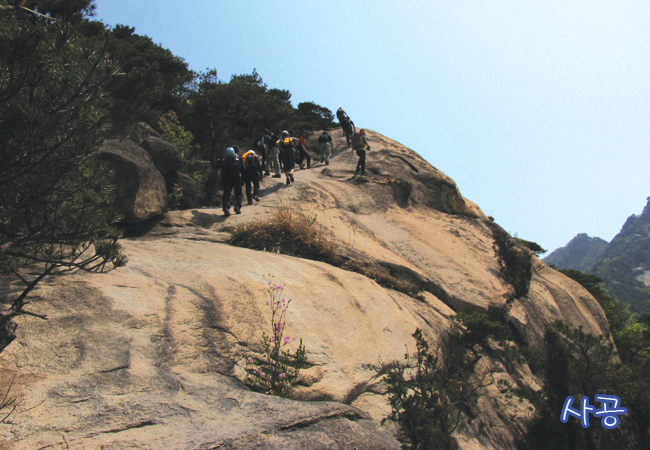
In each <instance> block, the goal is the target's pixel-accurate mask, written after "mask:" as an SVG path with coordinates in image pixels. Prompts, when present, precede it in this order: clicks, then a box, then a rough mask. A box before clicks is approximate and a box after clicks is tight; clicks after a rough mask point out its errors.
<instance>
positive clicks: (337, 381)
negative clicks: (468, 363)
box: [0, 131, 608, 450]
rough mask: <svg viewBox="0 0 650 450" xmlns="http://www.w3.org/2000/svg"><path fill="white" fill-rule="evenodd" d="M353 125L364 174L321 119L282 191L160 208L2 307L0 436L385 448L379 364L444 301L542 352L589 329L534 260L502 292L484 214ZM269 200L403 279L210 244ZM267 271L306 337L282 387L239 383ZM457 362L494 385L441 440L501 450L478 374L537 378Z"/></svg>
mask: <svg viewBox="0 0 650 450" xmlns="http://www.w3.org/2000/svg"><path fill="white" fill-rule="evenodd" d="M368 134H369V141H370V145H371V146H372V152H371V153H370V154H369V156H368V163H367V170H368V172H369V174H368V176H364V177H353V176H352V175H353V171H354V167H355V165H356V155H355V154H354V153H352V152H351V151H350V149H349V148H347V147H345V144H344V140H343V139H344V138H343V136H342V133H341V132H340V131H337V132H334V133H332V135H333V137H334V142H335V152H334V155H335V156H334V157H333V158H332V160H331V163H330V165H329V166H325V165H321V164H315V165H314V167H313V168H312V169H309V170H303V171H297V172H296V174H295V179H296V182H295V183H294V184H293V185H291V186H286V185H284V183H283V180H282V179H279V180H278V179H273V178H265V180H264V182H263V184H262V190H261V193H260V195H261V198H262V201H261V202H260V203H256V204H254V205H252V206H245V207H244V208H243V210H242V214H241V215H233V216H230V217H229V218H227V219H226V218H225V217H224V216H223V215H222V213H221V211H220V210H218V209H197V210H187V211H172V212H170V213H168V214H166V216H165V218H164V220H162V221H161V222H160V223H158V224H157V225H156V226H155V227H153V228H152V229H150V230H149V231H148V232H147V233H146V234H144V235H142V236H138V237H131V238H127V239H124V240H123V245H124V250H125V253H126V254H127V256H128V257H129V263H128V265H127V266H126V267H123V268H120V269H117V270H115V271H113V272H110V273H105V274H75V275H71V276H68V277H64V278H59V279H57V280H55V281H53V282H51V283H48V284H43V285H42V286H41V287H40V288H39V289H38V290H37V292H36V294H37V297H35V298H34V299H33V301H32V304H31V305H30V308H31V309H32V310H33V311H34V312H35V313H37V314H47V315H48V316H49V320H48V321H47V322H45V321H41V320H40V319H37V318H36V317H21V318H19V319H18V320H20V323H19V328H18V330H17V335H18V337H17V338H16V340H15V342H13V343H12V344H11V345H10V346H9V347H8V348H7V349H6V350H5V351H4V352H3V353H2V354H1V355H0V370H2V373H3V380H10V379H11V378H12V377H13V376H14V375H15V376H16V378H15V379H16V381H15V386H14V388H13V389H14V391H15V393H16V395H18V396H19V397H20V398H21V400H20V401H21V407H20V408H19V409H18V410H17V412H15V413H14V415H12V417H11V418H10V419H9V420H8V421H6V423H4V424H0V436H2V437H4V439H5V441H6V442H7V443H8V446H11V445H10V444H9V442H10V441H11V442H12V443H13V445H14V448H43V447H47V446H48V445H50V446H55V448H56V446H57V445H58V446H60V447H62V448H65V445H68V446H69V448H84V446H85V448H93V447H99V446H100V445H101V446H103V447H104V448H137V446H140V447H145V448H205V449H207V448H233V449H235V448H236V449H253V448H309V449H312V448H323V449H353V448H357V449H359V450H360V449H366V448H367V449H370V448H377V449H383V448H387V449H389V448H394V449H397V448H399V444H398V443H397V442H396V441H395V440H394V439H393V438H392V437H391V436H390V433H389V432H390V430H391V428H390V424H387V425H386V426H385V427H382V426H380V421H381V419H383V418H385V417H386V416H387V414H388V413H389V412H390V408H389V406H388V404H387V401H386V397H385V393H386V386H385V385H384V384H383V382H382V374H383V373H384V371H385V369H386V367H387V366H388V365H390V364H392V363H395V362H402V361H403V360H404V353H405V351H409V352H413V351H414V350H415V343H414V340H413V338H412V333H413V332H414V330H415V329H416V328H421V329H422V330H424V333H425V336H426V337H427V339H428V341H429V342H431V344H432V347H433V348H434V349H435V348H437V347H438V346H439V345H440V344H441V343H443V342H444V340H445V339H447V338H448V335H449V333H452V332H453V330H455V324H454V322H453V320H452V318H453V316H454V315H455V313H456V312H457V311H478V312H481V311H482V312H486V311H488V310H492V309H494V308H497V309H500V310H501V311H502V312H503V315H504V317H505V318H506V320H507V321H508V322H509V324H510V325H511V327H512V328H513V329H515V330H516V334H517V335H518V337H517V342H513V343H512V345H524V344H528V345H531V346H539V345H542V342H543V339H542V338H543V333H544V330H545V327H546V326H547V325H548V324H550V323H552V322H554V321H555V320H558V319H562V320H564V321H566V322H568V323H570V324H572V325H574V326H582V327H583V329H584V330H585V331H587V332H591V333H597V334H601V333H606V332H607V331H608V326H607V322H606V320H605V316H604V313H603V311H602V309H601V308H600V306H599V305H598V303H597V302H596V301H595V300H594V299H593V298H592V297H591V296H590V295H589V294H588V293H587V292H586V291H585V290H584V289H583V288H582V287H580V285H578V284H577V283H575V282H573V281H572V280H570V279H568V278H566V277H564V276H563V275H562V274H560V273H559V272H557V271H555V270H553V269H551V268H549V267H548V266H546V265H544V264H543V263H542V262H540V261H539V260H537V259H536V258H534V257H533V258H534V260H533V279H532V283H531V289H530V293H529V295H528V296H527V297H525V298H521V299H516V300H511V301H508V300H507V299H509V298H512V290H513V288H512V286H510V285H509V284H508V283H507V282H506V281H505V280H504V279H503V277H502V276H501V275H500V273H499V266H498V263H497V260H496V257H495V255H494V251H493V249H492V244H493V242H492V226H493V224H492V223H491V222H490V221H489V220H488V219H486V218H485V216H484V214H483V213H482V212H481V211H480V209H478V207H477V206H476V205H474V204H472V203H471V202H469V201H468V200H466V199H464V198H463V197H462V195H461V194H460V192H459V190H458V188H457V187H456V185H455V184H454V183H453V181H451V180H449V179H448V178H447V177H446V176H444V174H441V173H439V172H437V171H436V170H435V169H434V168H432V167H430V166H428V167H427V165H426V164H425V163H424V162H423V160H421V158H419V156H417V155H416V154H415V153H414V152H412V151H411V150H408V149H406V148H404V147H402V146H400V145H399V144H397V143H395V142H394V141H390V140H389V139H386V138H384V137H382V136H380V135H378V134H377V133H374V132H368ZM391 155H392V156H391ZM395 156H400V157H399V158H397V157H395ZM407 163H408V164H407ZM411 165H412V166H413V167H414V168H415V169H417V170H415V169H414V168H413V167H411ZM408 186H410V187H408ZM278 207H284V208H289V209H290V210H291V211H293V212H294V213H295V214H305V215H307V216H308V217H311V218H314V219H315V220H316V222H315V223H314V224H313V226H314V227H322V228H321V231H322V232H323V233H325V234H326V236H328V239H332V240H333V241H334V242H335V243H336V245H337V248H338V252H339V253H340V254H341V255H342V257H343V256H345V257H347V258H354V259H355V260H356V261H358V262H359V264H367V266H368V267H370V268H374V269H376V270H383V271H385V272H386V273H389V274H390V275H391V276H393V277H395V278H398V279H401V280H406V281H407V282H408V283H409V285H410V286H411V287H412V291H411V293H410V294H406V293H404V292H401V291H397V290H394V289H391V288H387V287H382V286H380V285H379V284H377V283H376V282H375V281H373V280H372V279H370V278H368V277H367V276H364V275H361V274H359V273H354V272H350V271H346V270H343V269H341V268H338V267H333V266H331V265H329V264H326V263H323V262H316V261H311V260H306V259H302V258H296V257H292V256H287V255H282V254H277V253H274V252H262V251H254V250H250V249H244V248H239V247H233V246H230V245H228V244H227V242H228V241H229V239H230V237H231V232H232V229H233V227H237V226H240V225H246V224H250V223H252V222H255V221H258V222H263V221H267V220H269V218H270V217H271V216H273V215H274V214H275V211H276V210H277V208H278ZM269 274H272V275H273V276H274V277H275V280H276V281H277V282H279V283H281V284H285V285H286V287H285V293H286V295H287V296H288V297H290V298H291V299H292V303H291V307H290V309H289V312H288V315H287V328H286V331H287V333H288V334H289V335H290V336H292V337H294V336H295V337H299V338H302V339H303V342H304V344H305V346H306V348H307V361H308V365H309V367H308V368H305V369H303V371H302V372H301V377H300V382H299V384H298V385H297V386H296V387H295V389H294V392H293V395H294V396H295V399H294V400H285V399H277V398H273V397H268V396H264V395H261V394H257V393H254V392H251V391H250V390H248V389H247V388H246V387H245V386H244V385H243V384H242V380H244V379H245V376H246V372H245V361H246V358H247V357H248V356H250V355H253V354H255V353H256V352H258V351H259V350H260V348H259V340H260V338H261V335H262V332H266V333H267V334H268V333H269V332H270V329H269V328H270V325H269V324H270V310H269V307H268V306H267V305H266V301H267V299H268V292H267V290H266V286H267V280H268V276H269ZM291 345H293V344H291ZM476 370H477V371H479V372H480V373H484V374H487V373H489V374H490V377H493V379H494V383H492V384H489V385H488V386H486V387H485V388H484V390H482V391H481V396H480V397H479V399H478V400H477V402H476V404H475V405H472V407H471V409H470V410H467V411H462V414H461V416H460V423H459V426H458V428H457V429H456V432H455V436H456V437H457V439H458V441H459V443H460V446H461V448H463V449H474V448H477V449H478V448H489V449H514V441H515V438H516V437H517V436H518V434H519V433H521V431H522V429H523V426H522V424H523V422H524V421H525V420H526V419H527V418H529V417H530V415H531V414H532V408H531V405H530V404H528V403H527V402H526V401H524V400H520V399H518V398H516V397H512V396H508V395H506V394H505V393H504V392H503V391H502V390H501V389H500V386H502V385H503V384H497V381H502V382H503V383H504V384H508V383H510V384H519V385H525V386H526V387H529V388H531V389H539V383H540V380H538V379H537V378H536V377H535V376H533V375H532V374H531V373H530V370H529V369H528V367H527V366H525V365H522V366H520V367H518V368H517V370H516V373H512V371H511V372H508V371H507V370H506V369H505V367H504V366H503V365H501V364H499V363H498V361H496V360H493V359H492V357H490V356H488V355H484V357H483V358H482V359H481V361H480V364H478V365H477V368H476Z"/></svg>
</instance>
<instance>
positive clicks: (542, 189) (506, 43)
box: [95, 0, 650, 251]
mask: <svg viewBox="0 0 650 450" xmlns="http://www.w3.org/2000/svg"><path fill="white" fill-rule="evenodd" d="M96 5H97V11H96V16H95V18H96V19H99V20H102V21H103V22H104V23H106V24H108V25H116V24H124V25H129V26H133V27H135V29H136V33H138V34H144V35H147V36H149V37H151V39H152V40H153V41H154V42H155V43H157V44H160V45H161V46H163V47H165V48H168V49H170V50H171V51H172V52H173V53H174V54H175V55H177V56H180V57H182V58H184V59H185V61H186V62H187V63H188V64H189V66H190V68H191V69H192V70H195V71H205V70H206V69H217V72H218V75H219V78H220V79H222V80H224V81H227V80H229V79H230V76H231V75H233V74H244V73H251V72H252V71H253V69H256V70H257V72H258V73H259V74H260V76H261V77H262V78H263V79H264V82H265V83H267V84H268V86H269V87H273V88H279V89H286V90H289V91H290V92H291V93H292V101H293V102H294V105H297V104H298V103H300V102H303V101H313V102H315V103H317V104H319V105H322V106H325V107H327V108H329V109H331V110H332V111H335V110H336V109H337V108H338V107H343V108H344V109H345V110H346V112H347V113H348V114H349V115H350V117H351V118H352V120H354V122H355V124H356V125H357V126H361V127H365V128H370V129H372V130H375V131H377V132H379V133H381V134H383V135H385V136H387V137H390V138H392V139H395V140H397V141H399V142H401V143H402V144H404V145H406V146H408V147H409V148H411V149H413V150H415V151H416V152H418V153H419V154H420V155H422V156H423V157H424V158H425V159H426V160H427V161H429V162H430V163H431V164H432V165H433V166H435V167H437V168H438V169H440V170H442V171H443V172H444V173H446V174H447V175H449V176H450V177H452V178H453V179H454V180H455V181H456V183H457V184H458V187H459V189H460V191H461V193H462V194H463V195H464V196H465V197H467V198H468V199H470V200H472V201H474V202H476V203H477V204H478V205H479V206H480V207H481V209H482V210H483V211H484V212H485V213H486V214H488V215H491V216H493V217H494V218H495V220H496V222H497V223H499V224H500V225H501V226H503V227H504V228H505V229H506V230H507V231H509V232H511V233H513V234H514V233H517V234H518V235H519V237H522V238H524V239H528V240H532V241H536V242H538V243H539V244H540V245H542V246H543V247H544V248H547V249H549V250H551V251H552V250H554V249H555V248H557V247H560V246H563V245H565V244H566V243H567V242H568V241H569V240H570V239H571V238H572V237H573V236H575V235H576V234H578V233H587V234H589V235H590V236H598V237H601V238H603V239H606V240H608V241H609V240H611V239H612V238H613V237H614V236H615V235H616V233H618V231H619V230H620V228H621V226H622V225H623V223H624V222H625V219H626V218H627V217H628V216H629V215H631V214H640V213H641V210H642V209H643V206H644V205H645V203H646V198H647V197H648V196H650V178H649V177H648V167H650V152H649V151H648V150H649V149H650V84H649V83H648V79H649V75H650V27H648V24H650V3H648V2H646V1H641V0H638V1H635V0H617V1H612V0H607V1H604V0H572V1H566V0H563V1H559V0H558V1H556V0H498V1H497V0H473V1H470V0H443V1H436V0H429V1H419V0H411V1H409V2H395V1H384V0H372V1H370V0H367V1H366V0H363V1H355V0H348V1H339V0H330V1H329V2H320V1H319V2H316V1H311V0H302V1H294V0H278V1H273V2H270V1H262V0H240V1H221V0H213V1H207V0H203V1H200V0H199V1H194V2H178V1H171V0H149V1H146V2H144V1H140V2H134V1H126V0H96ZM368 164H370V165H372V155H369V159H368Z"/></svg>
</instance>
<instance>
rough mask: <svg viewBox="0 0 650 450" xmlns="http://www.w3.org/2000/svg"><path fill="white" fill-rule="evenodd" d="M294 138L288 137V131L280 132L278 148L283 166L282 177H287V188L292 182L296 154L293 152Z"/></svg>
mask: <svg viewBox="0 0 650 450" xmlns="http://www.w3.org/2000/svg"><path fill="white" fill-rule="evenodd" d="M296 141H297V139H296V138H293V137H290V136H289V132H288V131H283V132H282V139H281V140H280V147H281V148H282V164H283V166H284V175H285V176H286V177H287V186H289V185H290V184H291V183H292V182H293V167H294V166H295V164H296V154H295V150H294V148H293V147H294V145H295V142H296Z"/></svg>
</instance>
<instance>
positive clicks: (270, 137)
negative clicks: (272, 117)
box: [264, 130, 282, 178]
mask: <svg viewBox="0 0 650 450" xmlns="http://www.w3.org/2000/svg"><path fill="white" fill-rule="evenodd" d="M264 131H265V132H266V133H267V134H266V136H264V143H265V144H266V148H267V149H268V151H269V158H268V160H267V161H268V164H267V166H266V167H265V170H266V173H267V175H269V174H270V172H269V169H270V165H271V163H272V164H273V170H275V175H273V178H282V175H280V159H279V157H280V149H279V148H278V144H277V142H278V137H277V136H275V135H274V134H273V133H271V132H269V130H264Z"/></svg>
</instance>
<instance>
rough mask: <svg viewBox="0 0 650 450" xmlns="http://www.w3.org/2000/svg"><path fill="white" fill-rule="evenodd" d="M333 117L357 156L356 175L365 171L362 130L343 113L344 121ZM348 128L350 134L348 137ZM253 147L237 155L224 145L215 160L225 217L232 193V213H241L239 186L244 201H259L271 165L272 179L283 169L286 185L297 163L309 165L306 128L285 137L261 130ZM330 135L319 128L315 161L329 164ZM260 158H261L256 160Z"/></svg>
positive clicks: (368, 148) (366, 146)
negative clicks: (319, 133)
mask: <svg viewBox="0 0 650 450" xmlns="http://www.w3.org/2000/svg"><path fill="white" fill-rule="evenodd" d="M342 111H343V110H342V109H340V108H339V111H337V117H338V118H339V123H340V124H341V127H342V128H343V131H344V132H345V135H346V141H347V143H348V145H351V146H352V151H356V153H357V155H358V156H359V162H358V163H357V167H356V170H355V175H356V174H365V172H366V152H367V151H368V150H370V146H369V145H368V141H367V140H366V137H365V134H366V133H365V130H359V132H358V133H357V132H356V130H355V131H352V130H354V124H353V123H352V121H350V120H349V117H347V114H345V112H343V114H344V115H345V117H347V120H345V119H344V120H345V125H344V121H342V119H341V117H340V116H339V112H342ZM348 130H350V131H351V132H350V136H349V138H348ZM253 147H254V148H253V149H251V150H248V151H246V152H245V153H243V154H242V155H239V149H238V148H237V146H232V147H228V148H227V149H226V153H225V155H224V156H223V157H222V158H221V159H219V161H218V162H217V164H216V169H217V170H219V169H220V170H221V180H222V187H223V201H222V208H223V213H224V215H225V216H226V217H227V216H229V215H230V206H231V205H230V201H231V194H232V192H233V191H234V193H235V202H234V210H235V214H241V207H242V201H243V193H242V186H244V185H245V186H246V199H247V200H248V204H249V205H252V204H253V200H255V201H257V202H259V201H260V198H259V191H260V182H261V181H263V180H264V177H265V176H267V177H268V176H271V167H272V168H273V171H274V172H275V173H274V175H272V177H273V178H282V175H281V173H282V172H284V176H285V178H286V185H287V186H290V185H291V183H293V182H294V169H295V166H296V165H298V167H300V169H304V168H305V163H306V164H307V169H309V168H310V167H311V162H312V161H311V160H312V158H311V156H310V155H309V152H308V151H307V131H306V130H302V132H301V133H300V135H299V137H297V138H296V137H292V136H289V132H288V131H286V130H285V131H283V132H282V133H279V132H276V133H272V132H270V131H269V130H268V129H264V130H263V132H262V133H261V135H260V136H259V137H258V138H257V139H255V141H254V143H253ZM332 150H333V146H332V137H331V136H330V135H329V133H328V132H327V131H323V132H322V134H321V135H320V136H319V137H318V156H317V157H316V158H315V162H321V163H324V164H325V165H329V163H330V156H331V154H332ZM258 156H259V157H260V158H261V161H260V160H259V159H258Z"/></svg>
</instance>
